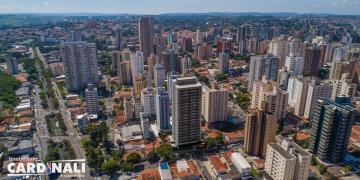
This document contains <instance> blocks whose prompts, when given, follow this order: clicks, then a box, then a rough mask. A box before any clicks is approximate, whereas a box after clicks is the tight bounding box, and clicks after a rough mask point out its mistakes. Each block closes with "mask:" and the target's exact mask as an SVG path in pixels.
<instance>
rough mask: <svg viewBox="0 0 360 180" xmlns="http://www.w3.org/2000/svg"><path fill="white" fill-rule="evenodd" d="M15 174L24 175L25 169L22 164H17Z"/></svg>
mask: <svg viewBox="0 0 360 180" xmlns="http://www.w3.org/2000/svg"><path fill="white" fill-rule="evenodd" d="M16 173H26V169H25V166H24V164H23V163H18V165H17V167H16Z"/></svg>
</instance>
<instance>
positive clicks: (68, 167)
mask: <svg viewBox="0 0 360 180" xmlns="http://www.w3.org/2000/svg"><path fill="white" fill-rule="evenodd" d="M63 173H72V168H71V164H70V163H65V165H64V169H63Z"/></svg>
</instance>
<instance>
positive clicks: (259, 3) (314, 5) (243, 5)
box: [0, 0, 360, 15]
mask: <svg viewBox="0 0 360 180" xmlns="http://www.w3.org/2000/svg"><path fill="white" fill-rule="evenodd" d="M359 9H360V1H357V0H332V1H330V2H329V1H328V0H317V1H315V0H304V1H294V0H290V1H288V0H274V1H271V2H264V1H263V0H253V1H249V0H241V1H236V0H195V1H194V0H193V1H191V0H182V1H179V0H170V1H165V0H158V1H156V2H151V3H150V2H148V1H147V0H136V1H129V0H124V1H115V0H107V1H106V2H101V3H100V2H96V1H93V0H91V1H90V2H89V1H85V0H78V1H75V2H74V1H69V0H65V1H61V2H58V1H54V0H33V1H31V2H29V1H25V0H19V1H11V0H0V12H2V13H3V14H4V13H5V14H6V13H101V14H149V15H156V14H163V13H210V12H228V13H245V12H259V13H278V12H280V13H285V12H287V13H288V12H292V13H301V14H306V13H314V14H344V15H359Z"/></svg>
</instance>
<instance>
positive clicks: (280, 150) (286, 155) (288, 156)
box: [268, 143, 295, 159]
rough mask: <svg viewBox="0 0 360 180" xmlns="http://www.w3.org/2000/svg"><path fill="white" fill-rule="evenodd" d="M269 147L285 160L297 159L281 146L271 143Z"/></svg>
mask: <svg viewBox="0 0 360 180" xmlns="http://www.w3.org/2000/svg"><path fill="white" fill-rule="evenodd" d="M268 146H270V147H272V148H273V149H275V150H276V151H277V152H278V153H279V154H280V155H281V156H282V157H284V158H285V159H294V158H295V157H294V156H293V155H291V154H290V153H289V152H287V151H286V150H285V149H283V148H282V147H281V146H280V145H278V144H276V143H270V144H269V145H268Z"/></svg>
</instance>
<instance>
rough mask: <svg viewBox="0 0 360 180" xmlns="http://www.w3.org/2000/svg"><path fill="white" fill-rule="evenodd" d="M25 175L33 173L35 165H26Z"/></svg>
mask: <svg viewBox="0 0 360 180" xmlns="http://www.w3.org/2000/svg"><path fill="white" fill-rule="evenodd" d="M26 170H27V173H35V164H34V163H27V164H26Z"/></svg>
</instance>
